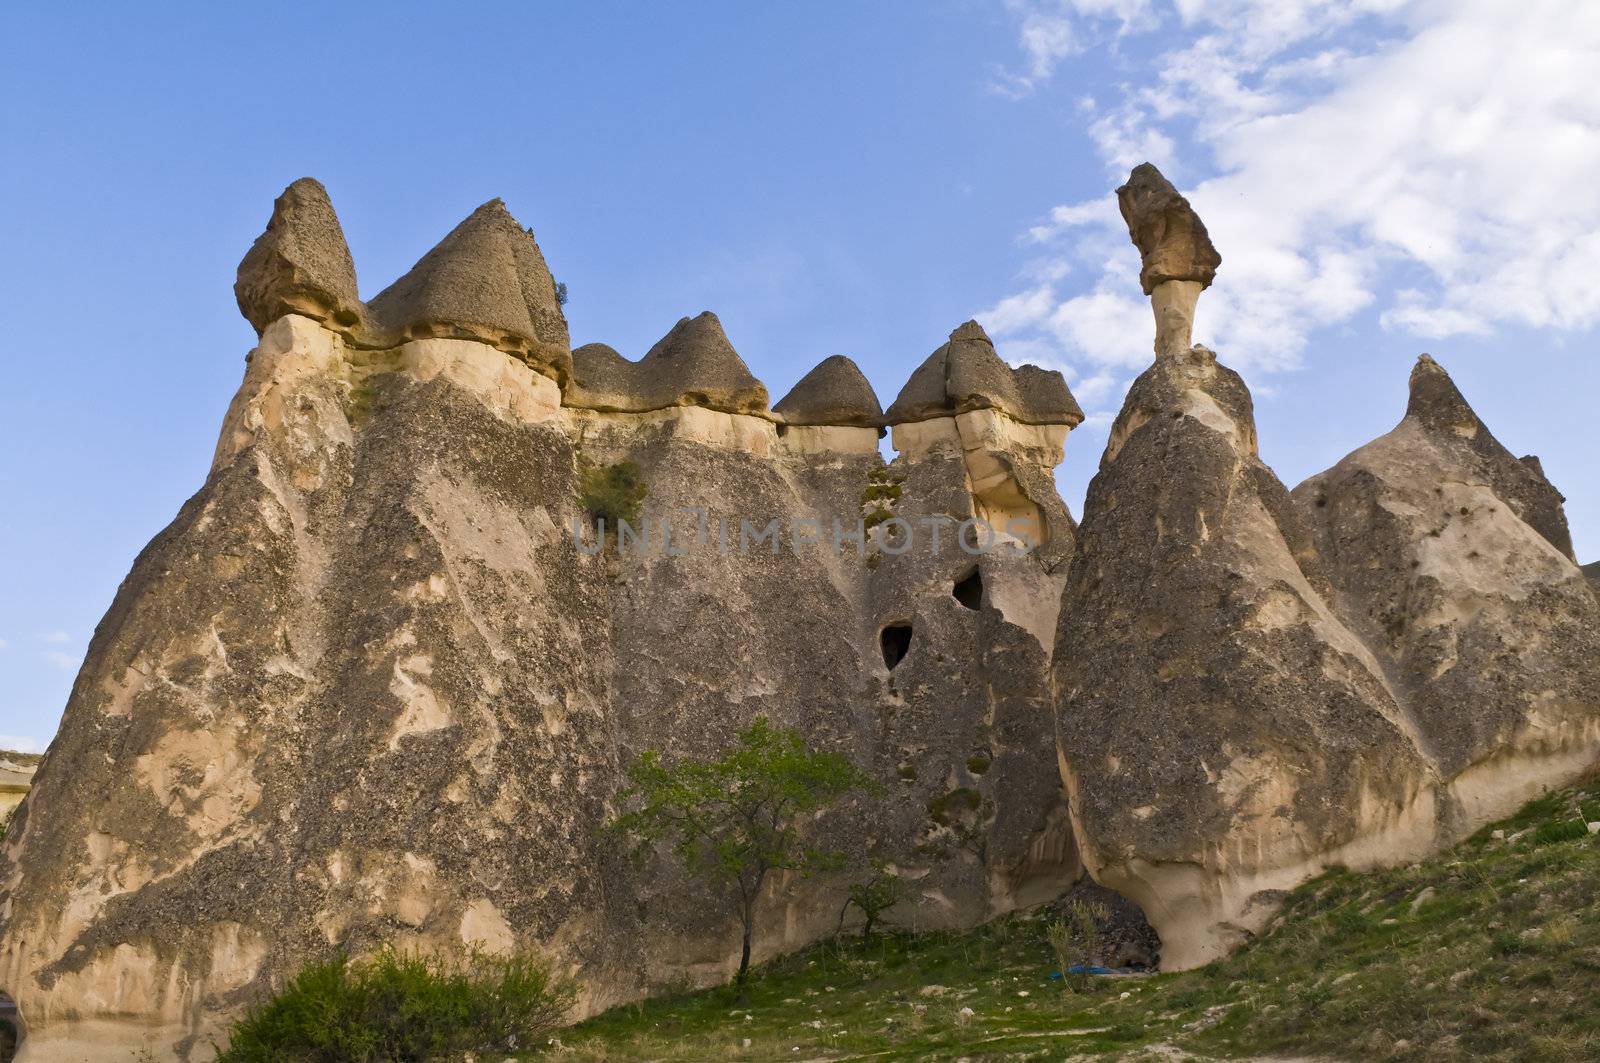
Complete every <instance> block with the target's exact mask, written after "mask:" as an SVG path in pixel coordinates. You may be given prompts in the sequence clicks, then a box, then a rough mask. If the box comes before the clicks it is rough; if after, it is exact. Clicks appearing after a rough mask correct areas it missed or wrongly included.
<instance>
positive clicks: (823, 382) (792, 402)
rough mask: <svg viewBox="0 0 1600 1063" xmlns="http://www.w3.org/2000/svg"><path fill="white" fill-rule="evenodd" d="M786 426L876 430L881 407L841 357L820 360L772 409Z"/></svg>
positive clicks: (863, 379)
mask: <svg viewBox="0 0 1600 1063" xmlns="http://www.w3.org/2000/svg"><path fill="white" fill-rule="evenodd" d="M772 411H773V412H774V413H778V414H782V415H783V419H784V421H786V422H787V423H789V424H801V425H805V424H811V425H846V426H854V427H858V428H877V427H879V426H880V425H882V424H883V407H882V406H880V405H879V404H878V396H877V394H876V393H875V392H873V390H872V385H871V384H870V383H868V381H867V378H866V377H865V376H864V375H863V374H862V372H861V370H860V368H858V367H857V366H856V363H854V362H852V361H851V360H850V359H848V358H846V357H845V356H844V355H842V354H835V355H833V356H832V357H830V358H824V359H823V360H822V362H821V364H819V365H818V366H817V367H816V368H815V369H813V370H811V372H809V373H807V374H806V375H805V376H803V377H801V378H800V382H799V383H798V384H796V385H795V386H794V387H793V389H791V390H790V392H789V394H787V395H785V396H784V397H783V398H781V399H779V400H778V403H777V405H776V406H774V407H772Z"/></svg>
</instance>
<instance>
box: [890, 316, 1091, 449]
mask: <svg viewBox="0 0 1600 1063" xmlns="http://www.w3.org/2000/svg"><path fill="white" fill-rule="evenodd" d="M984 408H993V409H997V410H1000V411H1001V412H1002V413H1005V414H1006V415H1007V416H1009V417H1010V418H1012V419H1013V420H1016V421H1021V422H1023V423H1025V424H1064V425H1068V426H1075V425H1078V424H1081V423H1082V422H1083V410H1082V409H1081V408H1079V406H1078V403H1077V400H1076V399H1074V398H1073V397H1072V392H1071V391H1070V390H1068V388H1067V382H1066V380H1065V379H1064V378H1063V377H1062V375H1061V374H1060V373H1058V372H1056V371H1055V370H1053V369H1041V368H1039V367H1038V366H1036V365H1024V366H1022V367H1020V368H1017V369H1013V368H1011V367H1010V366H1009V365H1007V364H1006V363H1005V362H1004V361H1002V360H1001V359H1000V356H999V355H998V354H996V353H995V350H994V343H993V342H992V341H991V340H990V339H989V336H988V334H987V333H986V332H984V331H983V326H981V325H979V324H978V323H977V322H976V321H968V322H967V323H966V324H964V325H961V326H960V327H959V328H957V329H956V330H955V331H954V332H952V333H950V342H948V343H946V344H945V345H944V346H942V347H940V348H939V349H938V350H936V351H934V352H933V354H931V355H929V356H928V359H927V361H925V362H923V363H922V364H921V365H920V366H918V367H917V370H916V372H914V373H912V374H911V379H910V380H908V381H906V386H905V387H904V388H902V389H901V390H900V394H899V396H898V397H897V398H896V399H895V400H894V404H893V405H892V406H890V407H889V412H888V413H887V414H886V415H885V416H884V419H885V420H886V421H887V422H888V423H889V424H905V423H907V422H909V421H926V420H928V419H930V418H933V417H951V416H954V415H955V414H958V413H966V412H967V411H968V410H977V409H984Z"/></svg>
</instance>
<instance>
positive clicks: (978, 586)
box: [950, 567, 983, 609]
mask: <svg viewBox="0 0 1600 1063" xmlns="http://www.w3.org/2000/svg"><path fill="white" fill-rule="evenodd" d="M950 593H951V594H952V595H954V597H955V600H956V601H958V602H960V603H961V604H962V605H964V606H966V607H967V608H968V609H980V608H982V607H983V573H981V572H979V571H978V569H977V568H976V567H974V568H973V570H972V571H971V572H969V573H967V574H966V576H965V577H963V578H962V579H960V580H957V581H956V584H955V586H954V587H952V588H950Z"/></svg>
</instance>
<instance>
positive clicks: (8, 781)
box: [0, 750, 37, 824]
mask: <svg viewBox="0 0 1600 1063" xmlns="http://www.w3.org/2000/svg"><path fill="white" fill-rule="evenodd" d="M35 770H37V769H36V768H35V767H34V765H32V764H19V763H17V762H16V761H15V760H12V759H11V758H10V756H9V755H8V754H7V753H5V752H4V751H3V750H0V824H3V823H4V822H5V821H6V817H7V816H9V815H10V814H11V810H12V809H14V808H16V807H17V806H18V805H20V804H22V799H23V798H24V797H25V796H27V793H28V790H29V788H30V787H32V786H33V773H34V771H35Z"/></svg>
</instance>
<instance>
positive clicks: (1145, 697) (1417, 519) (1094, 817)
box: [1053, 167, 1600, 967]
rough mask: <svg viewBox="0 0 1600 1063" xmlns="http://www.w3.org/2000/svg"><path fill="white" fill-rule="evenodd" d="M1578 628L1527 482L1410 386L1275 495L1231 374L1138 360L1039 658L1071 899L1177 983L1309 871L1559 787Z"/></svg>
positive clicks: (1463, 409)
mask: <svg viewBox="0 0 1600 1063" xmlns="http://www.w3.org/2000/svg"><path fill="white" fill-rule="evenodd" d="M1141 169H1143V168H1142V167H1141ZM1138 176H1139V171H1135V177H1136V178H1137V177H1138ZM1133 183H1134V182H1130V184H1133ZM1185 209H1187V208H1185ZM1201 231H1203V230H1201ZM1141 250H1144V247H1143V245H1141ZM1179 283H1190V284H1194V285H1195V286H1196V287H1195V291H1196V292H1197V291H1198V284H1199V282H1198V281H1172V280H1169V281H1164V282H1162V283H1161V284H1158V285H1157V286H1156V289H1155V291H1154V292H1153V293H1152V302H1153V304H1155V305H1156V306H1157V309H1158V331H1159V329H1160V327H1161V320H1160V313H1159V311H1160V306H1161V300H1162V289H1163V288H1165V287H1167V286H1170V285H1172V284H1179ZM1170 338H1171V337H1170V336H1169V339H1170ZM1596 608H1597V603H1596V600H1595V596H1594V595H1593V594H1592V593H1590V592H1589V590H1588V588H1587V587H1586V586H1585V581H1584V579H1583V576H1582V574H1581V573H1580V571H1579V570H1578V568H1577V566H1576V565H1575V564H1574V563H1573V562H1572V560H1571V557H1570V540H1569V537H1568V534H1567V528H1566V520H1565V517H1564V516H1563V514H1562V510H1561V497H1560V495H1559V494H1558V493H1557V492H1556V491H1555V489H1554V488H1553V487H1551V486H1550V485H1549V483H1548V482H1547V481H1546V480H1545V479H1544V475H1543V472H1542V469H1541V468H1540V467H1539V464H1538V462H1537V459H1523V460H1521V461H1519V460H1517V459H1516V458H1514V457H1512V456H1511V454H1510V453H1509V452H1507V451H1506V450H1505V449H1504V448H1503V447H1501V446H1500V444H1499V443H1497V442H1496V441H1495V440H1494V437H1493V436H1492V435H1490V434H1489V431H1488V429H1487V428H1485V427H1484V426H1483V424H1482V422H1481V421H1479V419H1478V418H1477V416H1476V414H1474V413H1473V412H1472V410H1471V408H1470V407H1469V406H1468V405H1467V403H1466V401H1465V400H1464V399H1463V398H1462V397H1461V395H1460V393H1459V392H1458V391H1457V390H1456V388H1455V386H1454V385H1453V384H1452V383H1451V382H1450V379H1449V377H1448V376H1447V375H1446V374H1445V373H1444V371H1443V370H1442V369H1441V368H1440V367H1439V366H1438V365H1437V364H1436V363H1434V362H1433V360H1432V359H1430V358H1427V357H1426V356H1424V357H1423V358H1422V360H1421V361H1420V362H1419V363H1418V365H1417V368H1416V370H1415V371H1414V372H1413V374H1412V382H1411V400H1410V403H1409V405H1408V407H1407V412H1406V416H1405V418H1404V419H1403V420H1402V421H1401V423H1400V425H1399V426H1398V427H1397V428H1396V429H1395V430H1394V431H1393V432H1391V433H1389V434H1388V435H1386V436H1384V437H1383V438H1381V439H1379V440H1377V441H1375V442H1373V443H1370V444H1368V445H1367V446H1365V447H1363V448H1361V449H1360V450H1358V451H1356V452H1355V453H1354V454H1352V455H1350V456H1349V457H1347V458H1346V459H1345V460H1344V461H1342V462H1340V463H1339V464H1338V465H1336V466H1335V467H1334V468H1333V469H1331V470H1329V471H1328V472H1326V473H1323V474H1321V475H1320V476H1316V477H1312V478H1311V479H1310V480H1308V481H1307V482H1306V483H1304V484H1302V485H1301V486H1300V487H1298V488H1296V489H1295V491H1294V492H1293V493H1292V494H1291V493H1288V492H1285V491H1284V489H1283V487H1282V485H1281V484H1280V483H1279V482H1278V480H1277V478H1276V477H1275V476H1273V475H1272V473H1271V471H1270V470H1269V469H1267V467H1266V466H1265V465H1263V464H1262V463H1261V462H1260V460H1259V458H1258V457H1257V453H1256V443H1255V425H1254V422H1253V418H1252V416H1251V404H1250V398H1249V394H1248V392H1247V391H1246V389H1245V387H1244V383H1243V381H1242V380H1241V379H1240V378H1239V377H1238V376H1237V374H1234V373H1232V372H1231V371H1229V370H1227V369H1224V368H1222V367H1221V366H1219V365H1217V364H1216V360H1215V356H1214V355H1213V354H1212V353H1211V352H1210V351H1208V350H1207V349H1205V348H1204V347H1198V346H1193V347H1187V348H1184V349H1181V350H1180V349H1176V348H1173V347H1165V348H1163V347H1161V346H1160V345H1159V344H1158V357H1157V359H1156V363H1155V365H1154V366H1153V367H1151V368H1150V369H1149V370H1147V371H1146V372H1145V373H1144V375H1142V376H1141V377H1140V378H1139V379H1138V380H1137V381H1136V382H1135V383H1134V385H1133V387H1132V389H1131V390H1130V391H1129V394H1128V398H1127V401H1126V403H1125V405H1124V407H1123V410H1122V412H1121V414H1120V415H1119V416H1118V418H1117V420H1116V422H1115V424H1114V425H1113V426H1112V429H1111V435H1110V439H1109V441H1108V443H1107V446H1106V452H1105V456H1104V458H1103V459H1102V461H1101V466H1100V471H1099V473H1098V475H1097V476H1096V477H1095V479H1094V481H1093V482H1092V483H1091V485H1090V488H1089V495H1088V500H1087V502H1086V505H1085V508H1084V518H1083V524H1082V526H1081V527H1080V528H1079V533H1078V550H1077V552H1076V554H1075V555H1074V557H1073V559H1072V564H1071V569H1070V574H1069V576H1068V579H1067V589H1066V596H1065V599H1064V601H1063V603H1062V608H1061V612H1060V628H1059V634H1058V638H1057V642H1056V649H1055V654H1054V658H1053V661H1054V664H1053V668H1054V676H1053V678H1054V683H1055V691H1056V707H1057V726H1058V740H1059V742H1060V750H1061V757H1062V770H1063V774H1064V776H1065V778H1066V780H1067V783H1068V789H1069V791H1070V794H1071V805H1072V811H1073V817H1074V828H1075V832H1076V835H1077V839H1078V844H1079V848H1080V851H1081V853H1082V855H1083V858H1084V860H1085V862H1086V864H1087V866H1088V868H1089V871H1090V873H1091V874H1093V875H1094V876H1095V878H1096V879H1097V880H1098V881H1100V882H1101V883H1102V884H1104V885H1108V886H1110V887H1112V888H1113V889H1117V890H1119V891H1121V892H1123V893H1124V894H1126V895H1127V896H1129V897H1131V898H1132V899H1133V900H1135V901H1136V902H1138V903H1139V904H1140V905H1142V906H1143V908H1144V910H1145V912H1146V914H1147V915H1148V916H1149V918H1150V920H1151V922H1152V923H1153V924H1154V925H1155V927H1156V929H1157V930H1158V931H1159V932H1160V934H1161V937H1162V962H1163V965H1164V966H1168V967H1182V966H1188V965H1191V964H1194V963H1198V962H1203V961H1205V960H1207V959H1210V958H1211V957H1213V956H1216V955H1218V954H1220V953H1221V952H1223V951H1225V950H1226V949H1227V948H1229V947H1230V946H1231V945H1232V944H1234V943H1236V942H1237V941H1239V940H1242V939H1243V938H1244V937H1246V936H1248V935H1249V934H1250V933H1251V932H1253V931H1254V930H1256V929H1258V928H1259V927H1260V926H1261V925H1262V924H1263V923H1264V922H1265V921H1266V919H1267V917H1268V916H1269V915H1270V914H1271V912H1272V910H1273V909H1274V907H1275V906H1276V903H1277V899H1278V898H1279V897H1281V896H1282V891H1284V890H1287V889H1289V888H1291V887H1292V886H1294V885H1295V884H1297V883H1298V882H1300V881H1302V880H1304V879H1305V878H1307V877H1309V876H1311V875H1314V874H1316V873H1317V872H1318V871H1320V870H1321V869H1322V868H1324V867H1327V866H1330V865H1332V864H1336V863H1337V864H1345V865H1349V866H1355V867H1359V866H1363V865H1369V864H1373V863H1379V862H1398V861H1403V860H1409V859H1415V858H1416V857H1417V856H1418V855H1419V854H1421V853H1424V852H1427V851H1429V850H1431V849H1433V848H1435V847H1437V846H1440V845H1442V844H1446V843H1448V842H1450V841H1453V840H1455V839H1457V838H1459V837H1461V836H1463V835H1464V834H1466V833H1469V832H1471V831H1472V830H1473V829H1475V828H1476V827H1477V826H1479V825H1481V824H1482V823H1484V822H1487V821H1489V820H1491V819H1494V818H1496V817H1498V816H1501V815H1504V814H1506V813H1507V812H1509V811H1510V810H1512V809H1514V808H1515V807H1516V806H1517V805H1518V804H1520V803H1521V802H1523V801H1525V800H1527V799H1528V798H1529V797H1531V796H1534V795H1535V794H1537V793H1538V792H1540V791H1541V790H1542V789H1545V788H1549V787H1553V786H1559V785H1563V784H1565V783H1566V782H1568V781H1570V780H1571V779H1573V778H1574V777H1576V776H1577V775H1579V774H1581V773H1582V772H1584V771H1586V770H1588V769H1590V768H1592V767H1593V765H1595V763H1596V762H1597V760H1600V694H1597V692H1600V635H1597V632H1600V613H1597V612H1596Z"/></svg>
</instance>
